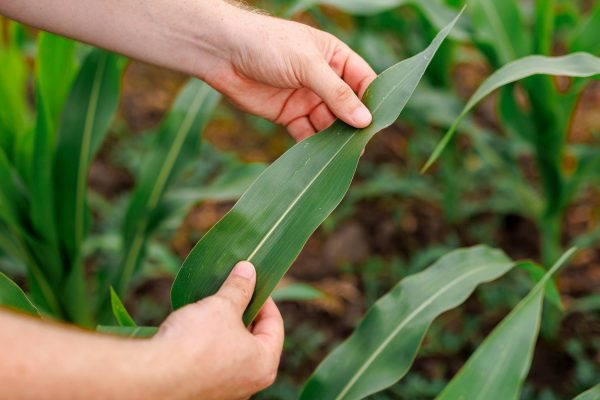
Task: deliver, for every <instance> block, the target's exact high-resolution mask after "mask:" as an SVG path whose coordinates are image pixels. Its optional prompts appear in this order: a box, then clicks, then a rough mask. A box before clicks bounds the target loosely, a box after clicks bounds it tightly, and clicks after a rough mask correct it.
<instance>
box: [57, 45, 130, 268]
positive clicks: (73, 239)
mask: <svg viewBox="0 0 600 400" xmlns="http://www.w3.org/2000/svg"><path fill="white" fill-rule="evenodd" d="M121 64H122V63H120V62H119V58H118V56H116V55H114V54H111V53H108V52H106V51H103V50H92V51H91V53H90V54H89V55H88V56H87V57H86V59H85V61H84V62H83V66H82V68H81V70H80V72H79V74H78V76H77V78H76V80H75V83H74V84H73V88H72V90H71V92H70V95H69V98H68V99H67V103H66V105H65V109H67V110H68V112H66V113H64V114H63V115H62V119H61V122H60V128H59V135H58V136H59V137H58V148H57V152H56V164H55V177H54V178H55V189H56V190H55V193H56V197H57V198H56V207H57V215H58V217H59V218H57V219H58V223H59V234H60V237H61V239H62V240H63V241H64V244H65V247H66V250H67V252H68V254H69V256H70V258H71V259H75V258H76V256H77V254H78V249H79V248H80V246H81V242H82V240H83V237H84V234H85V229H86V227H85V226H86V223H85V219H86V193H87V174H88V168H89V165H90V162H91V160H92V158H93V157H94V155H95V154H96V152H97V150H98V147H99V146H100V143H101V142H102V140H103V139H104V137H105V135H106V133H107V131H108V126H109V124H110V122H111V121H112V119H113V116H114V114H115V112H116V110H117V106H118V104H119V95H120V87H121V69H122V65H121Z"/></svg>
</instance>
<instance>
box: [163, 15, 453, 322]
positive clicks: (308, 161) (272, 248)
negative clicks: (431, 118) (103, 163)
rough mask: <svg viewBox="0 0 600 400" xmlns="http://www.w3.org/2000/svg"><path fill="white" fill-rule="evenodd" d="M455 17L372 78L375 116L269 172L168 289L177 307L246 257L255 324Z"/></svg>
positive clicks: (303, 146)
mask: <svg viewBox="0 0 600 400" xmlns="http://www.w3.org/2000/svg"><path fill="white" fill-rule="evenodd" d="M457 19H458V16H457V17H456V18H455V19H454V21H452V22H451V23H450V24H449V25H448V26H447V27H446V28H444V29H443V30H442V31H441V32H440V33H439V34H438V35H437V36H436V38H435V39H434V40H433V42H432V43H431V45H430V46H429V47H428V48H427V49H426V50H424V51H423V52H422V53H420V54H417V55H416V56H414V57H412V58H410V59H407V60H405V61H402V62H400V63H398V64H396V65H395V66H393V67H391V68H390V69H388V70H386V71H385V72H383V73H382V74H381V75H380V76H379V77H378V78H377V79H376V80H375V81H374V82H373V83H372V84H371V86H370V87H369V89H368V90H367V92H366V94H365V96H364V101H365V104H366V105H367V107H369V108H370V110H371V112H372V114H373V123H372V124H371V125H370V126H369V127H367V128H365V129H355V128H352V127H350V126H348V125H346V124H344V123H343V122H341V121H337V122H335V123H334V124H333V126H332V127H331V128H329V129H327V130H326V131H324V132H322V133H320V134H318V135H315V136H313V137H311V138H309V139H307V140H304V141H302V142H301V143H298V144H297V145H296V146H294V147H293V148H292V149H290V150H289V151H288V152H286V153H285V154H284V155H283V156H282V157H280V158H279V159H278V160H277V161H275V162H274V163H273V164H272V165H271V166H270V167H269V168H267V170H265V172H264V173H263V174H262V175H261V176H260V177H259V178H258V179H257V180H256V182H255V183H254V184H253V185H252V186H251V187H250V188H249V189H248V191H246V193H245V194H244V195H243V196H242V198H241V199H240V200H239V201H238V202H237V204H236V205H235V206H234V207H233V209H232V210H231V211H230V212H229V213H228V214H227V215H226V216H225V217H224V218H223V219H222V220H221V221H219V222H218V223H217V224H216V225H215V226H214V227H213V228H212V229H211V230H210V231H209V232H208V233H207V234H206V235H205V236H204V237H203V238H202V240H200V242H198V244H197V245H196V246H195V247H194V249H193V250H192V252H191V253H190V255H189V256H188V257H187V259H186V260H185V262H184V263H183V265H182V267H181V270H180V271H179V273H178V274H177V277H176V279H175V282H174V283H173V287H172V289H171V300H172V303H173V307H174V308H179V307H182V306H183V305H185V304H187V303H190V302H193V301H196V300H198V299H201V298H203V297H206V296H209V295H212V294H214V293H215V292H216V291H217V289H218V288H219V287H220V285H221V284H222V283H223V281H224V280H225V278H226V277H227V275H228V273H229V272H230V271H231V268H232V267H233V266H234V265H235V263H236V262H238V261H239V260H248V261H251V262H253V263H254V265H255V267H256V269H257V284H256V291H255V294H254V297H253V299H252V301H251V303H250V305H249V307H248V309H247V310H246V312H245V314H244V321H245V323H246V324H250V322H252V320H253V319H254V317H255V316H256V314H257V313H258V311H259V310H260V307H261V306H262V304H263V303H264V302H265V301H266V300H267V298H268V297H269V295H270V294H271V292H272V290H273V289H274V288H275V286H276V285H277V283H278V282H279V280H280V279H281V278H282V277H283V275H284V274H285V272H286V271H287V270H288V268H289V266H290V265H291V263H292V262H293V260H294V259H295V258H296V257H297V255H298V254H299V252H300V250H301V249H302V247H303V246H304V244H305V243H306V241H307V240H308V238H309V237H310V235H311V234H312V233H313V232H314V231H315V229H316V228H317V227H318V226H319V225H320V224H321V222H323V220H324V219H325V218H326V217H327V216H328V215H329V214H330V213H331V212H332V211H333V209H334V208H335V207H336V206H337V205H338V204H339V202H340V201H341V200H342V198H343V197H344V194H345V193H346V191H347V190H348V187H349V186H350V182H351V180H352V177H353V175H354V171H355V170H356V166H357V164H358V160H359V158H360V154H361V152H362V150H363V149H364V147H365V145H366V144H367V142H368V141H369V139H371V138H372V137H373V136H374V135H375V134H376V133H377V132H379V131H380V130H381V129H383V128H385V127H387V126H389V125H391V124H392V123H393V122H394V121H395V120H396V119H397V118H398V116H399V114H400V112H401V111H402V109H403V108H404V106H405V105H406V103H407V102H408V100H409V99H410V97H411V95H412V93H413V92H414V90H415V88H416V87H417V85H418V83H419V81H420V80H421V77H422V76H423V74H424V72H425V70H426V68H427V66H428V65H429V63H430V61H431V59H432V58H433V56H434V55H435V53H436V51H437V49H438V48H439V46H440V45H441V43H442V42H443V41H444V39H445V38H446V36H447V35H448V33H449V32H450V30H451V29H452V27H453V26H454V24H455V23H456V21H457Z"/></svg>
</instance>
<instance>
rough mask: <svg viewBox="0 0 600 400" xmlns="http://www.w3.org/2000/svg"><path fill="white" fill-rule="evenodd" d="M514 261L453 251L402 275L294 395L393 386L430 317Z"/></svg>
mask: <svg viewBox="0 0 600 400" xmlns="http://www.w3.org/2000/svg"><path fill="white" fill-rule="evenodd" d="M513 265H514V263H513V262H512V261H511V260H510V259H509V258H508V257H507V256H506V255H505V254H504V253H503V252H502V251H500V250H495V249H490V248H488V247H485V246H477V247H473V248H469V249H460V250H455V251H453V252H451V253H449V254H447V255H445V256H443V257H442V258H440V259H439V260H438V261H437V262H435V263H434V264H433V265H432V266H431V267H429V268H427V269H426V270H424V271H422V272H420V273H418V274H415V275H412V276H409V277H408V278H406V279H404V280H402V281H401V282H400V283H399V284H398V285H397V286H396V287H395V288H394V289H392V291H391V292H389V293H388V294H387V295H385V296H384V297H382V298H381V299H379V300H378V301H377V303H375V305H374V306H373V307H371V309H369V311H368V312H367V314H366V315H365V317H364V318H363V320H362V321H361V322H360V323H359V325H358V327H357V328H356V330H355V331H354V333H353V334H352V335H351V336H350V337H349V338H348V339H347V340H346V341H345V342H344V343H342V344H341V345H340V346H338V347H337V348H336V349H335V350H334V351H333V352H332V353H331V354H330V355H329V356H328V357H327V358H326V359H325V360H324V361H323V362H322V363H321V364H320V365H319V367H318V368H317V370H316V371H315V372H314V374H313V375H312V376H311V377H310V378H309V380H308V381H307V383H306V385H305V386H304V389H303V391H302V394H301V396H300V398H301V399H302V400H304V399H306V400H309V399H322V400H330V399H335V400H341V399H345V400H349V399H362V398H364V397H366V396H368V395H370V394H372V393H375V392H377V391H379V390H382V389H384V388H386V387H389V386H391V385H393V384H394V383H395V382H397V381H398V380H399V379H401V378H402V377H403V376H404V375H405V374H406V372H407V371H408V370H409V368H410V366H411V365H412V363H413V361H414V359H415V356H416V355H417V351H418V350H419V347H420V346H421V343H422V341H423V338H424V336H425V333H426V332H427V329H428V328H429V325H430V324H431V322H432V321H433V320H434V319H435V318H436V317H437V316H439V315H440V314H441V313H443V312H445V311H447V310H450V309H452V308H454V307H456V306H458V305H460V304H461V303H463V302H464V301H465V300H466V299H467V298H468V297H469V296H470V295H471V293H473V291H474V290H475V288H476V287H477V286H478V285H480V284H482V283H484V282H489V281H492V280H494V279H497V278H499V277H500V276H502V275H503V274H505V273H506V272H507V271H509V270H510V269H511V268H512V267H513Z"/></svg>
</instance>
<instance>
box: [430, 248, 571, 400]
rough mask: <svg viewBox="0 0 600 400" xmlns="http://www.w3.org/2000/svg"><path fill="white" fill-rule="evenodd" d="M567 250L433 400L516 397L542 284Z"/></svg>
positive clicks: (534, 330)
mask: <svg viewBox="0 0 600 400" xmlns="http://www.w3.org/2000/svg"><path fill="white" fill-rule="evenodd" d="M574 252H575V249H571V250H569V251H567V252H566V253H565V254H564V255H563V256H562V257H561V258H560V259H559V260H558V261H557V262H556V264H554V266H553V267H552V268H551V269H550V270H549V271H548V273H547V274H546V275H545V276H544V278H543V279H542V280H541V281H540V282H539V283H538V284H537V285H536V286H535V287H534V288H533V289H532V291H531V292H530V293H529V294H528V295H527V297H525V298H524V299H523V300H522V301H521V302H520V303H519V304H517V306H516V307H515V308H514V309H513V310H512V311H511V313H510V314H508V316H506V318H504V320H503V321H502V322H501V323H500V324H499V325H498V326H497V327H496V328H495V329H494V330H493V331H492V333H491V334H490V335H489V336H488V337H487V338H486V340H485V341H484V342H483V343H482V344H481V345H480V346H479V347H478V348H477V350H476V351H475V353H474V354H473V355H472V356H471V357H470V358H469V360H468V361H467V363H466V364H465V365H464V366H463V367H462V368H461V370H460V371H459V372H458V373H457V374H456V376H454V378H453V379H452V380H451V381H450V383H449V384H448V386H446V388H445V389H444V391H443V392H442V393H441V394H440V395H439V396H438V397H437V398H436V400H462V399H469V400H516V399H518V398H519V394H520V392H521V387H522V385H523V382H524V381H525V378H526V377H527V373H528V372H529V367H530V366H531V360H532V358H533V350H534V347H535V342H536V339H537V336H538V333H539V329H540V322H541V318H542V303H543V299H544V290H545V288H546V284H547V283H548V281H549V280H550V279H551V278H552V276H553V275H554V274H555V273H556V271H558V269H559V268H560V267H562V266H563V264H564V263H565V262H566V261H567V260H568V259H569V258H570V257H571V256H572V255H573V253H574Z"/></svg>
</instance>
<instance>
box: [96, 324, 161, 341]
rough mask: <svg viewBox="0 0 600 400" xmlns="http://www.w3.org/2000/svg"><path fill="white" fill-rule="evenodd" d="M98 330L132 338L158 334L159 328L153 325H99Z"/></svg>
mask: <svg viewBox="0 0 600 400" xmlns="http://www.w3.org/2000/svg"><path fill="white" fill-rule="evenodd" d="M96 331H97V332H100V333H106V334H108V335H116V336H124V337H130V338H149V337H152V336H154V335H156V332H158V328H155V327H153V326H106V325H99V326H97V327H96Z"/></svg>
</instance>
